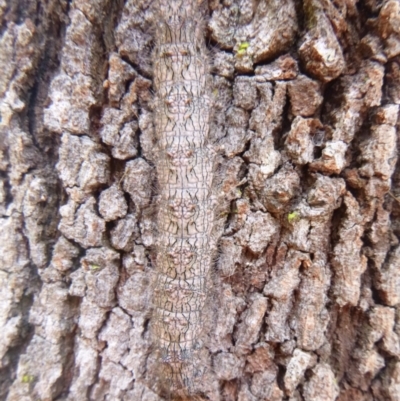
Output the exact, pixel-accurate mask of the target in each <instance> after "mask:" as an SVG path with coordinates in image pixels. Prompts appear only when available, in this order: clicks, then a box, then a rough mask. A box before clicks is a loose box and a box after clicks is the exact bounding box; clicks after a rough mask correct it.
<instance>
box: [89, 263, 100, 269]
mask: <svg viewBox="0 0 400 401" xmlns="http://www.w3.org/2000/svg"><path fill="white" fill-rule="evenodd" d="M99 269H100V266H99V265H94V264H93V265H90V270H93V271H96V270H99Z"/></svg>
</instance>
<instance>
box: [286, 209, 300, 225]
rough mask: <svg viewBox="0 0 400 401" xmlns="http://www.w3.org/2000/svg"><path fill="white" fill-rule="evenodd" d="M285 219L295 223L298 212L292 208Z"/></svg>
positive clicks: (297, 218) (297, 219)
mask: <svg viewBox="0 0 400 401" xmlns="http://www.w3.org/2000/svg"><path fill="white" fill-rule="evenodd" d="M287 219H288V222H289V223H290V224H292V223H295V222H296V221H299V220H300V213H299V212H296V211H295V210H294V211H293V212H290V213H289V214H288V216H287Z"/></svg>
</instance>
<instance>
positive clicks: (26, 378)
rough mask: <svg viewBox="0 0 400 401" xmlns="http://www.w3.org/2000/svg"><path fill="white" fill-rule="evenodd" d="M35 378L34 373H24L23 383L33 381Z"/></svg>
mask: <svg viewBox="0 0 400 401" xmlns="http://www.w3.org/2000/svg"><path fill="white" fill-rule="evenodd" d="M34 380H35V377H34V376H32V375H23V376H22V379H21V381H22V383H32V382H33V381H34Z"/></svg>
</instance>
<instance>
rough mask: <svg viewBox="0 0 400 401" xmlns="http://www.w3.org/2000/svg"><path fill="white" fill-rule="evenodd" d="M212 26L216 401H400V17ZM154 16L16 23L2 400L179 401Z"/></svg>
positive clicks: (6, 125)
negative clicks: (162, 385)
mask: <svg viewBox="0 0 400 401" xmlns="http://www.w3.org/2000/svg"><path fill="white" fill-rule="evenodd" d="M165 1H167V0H165ZM202 7H203V8H202V10H203V14H204V36H205V37H206V38H207V45H208V48H209V58H210V60H211V61H210V64H211V65H210V74H211V76H212V89H211V92H210V97H212V100H213V117H212V123H211V129H210V136H211V142H212V143H213V146H214V148H215V149H216V151H217V164H218V169H217V171H216V176H217V178H216V188H217V191H218V205H219V207H218V216H217V217H216V220H218V221H222V224H216V227H215V233H214V234H213V235H215V236H216V238H219V242H218V248H219V253H218V258H217V260H216V261H215V264H214V266H213V279H212V285H210V289H209V291H208V300H209V301H208V306H207V307H206V310H205V313H204V316H205V320H206V322H205V327H206V335H205V336H204V338H202V344H203V348H202V352H203V353H202V355H203V359H202V363H204V364H205V374H204V376H203V377H202V379H201V385H200V387H201V388H200V389H199V392H198V394H197V397H201V398H202V399H209V400H221V401H222V400H227V401H228V400H229V401H231V400H232V401H233V400H238V401H256V400H268V401H280V400H290V401H300V400H304V401H330V400H332V401H333V400H340V401H346V400H352V401H361V400H363V401H364V400H365V401H372V400H379V401H384V400H385V401H387V400H389V401H399V400H400V359H399V358H400V340H399V339H400V246H399V240H398V238H399V235H400V224H399V215H400V167H399V163H398V162H397V149H396V146H397V137H398V134H397V127H398V105H399V104H400V30H399V26H400V1H399V0H382V1H380V0H364V1H359V2H356V1H351V0H347V1H345V0H303V1H300V0H268V1H267V0H259V1H257V0H224V1H217V0H209V2H208V4H203V5H202ZM154 8H155V2H152V1H151V0H126V1H125V4H124V2H123V1H121V0H119V1H112V0H80V1H75V0H73V1H65V0H48V1H45V2H44V1H40V0H18V1H11V0H10V1H9V2H5V1H4V0H3V1H0V21H1V39H0V64H1V74H0V97H1V104H0V112H1V121H0V136H1V137H0V138H1V140H0V142H1V143H0V152H1V158H0V211H1V219H0V224H1V229H0V264H1V268H0V297H1V298H0V299H1V301H0V326H1V327H2V329H1V335H0V399H1V400H7V401H38V400H41V401H50V400H58V401H61V400H63V401H84V400H96V401H101V400H107V401H115V400H124V401H128V400H129V401H130V400H148V401H149V400H158V399H162V398H161V396H160V395H158V394H157V391H156V389H155V388H154V386H153V381H154V380H156V379H154V377H156V376H157V374H156V373H155V372H156V370H157V366H156V365H157V362H156V361H155V359H154V357H153V355H154V347H153V346H152V344H153V343H154V341H153V340H152V338H151V333H152V331H151V330H150V327H151V302H152V301H151V299H152V295H151V294H152V288H153V285H152V283H153V281H154V279H153V277H154V270H155V260H156V250H155V242H156V238H157V227H156V226H157V222H156V209H157V199H158V196H157V195H158V189H159V188H158V187H157V177H156V172H155V168H154V166H155V164H156V162H157V160H158V157H159V155H158V154H157V152H156V151H155V149H156V148H155V141H156V139H155V137H154V128H153V126H154V125H153V113H152V110H153V106H154V104H153V103H154V102H153V92H152V91H153V90H154V87H153V85H152V76H153V71H152V49H153V47H154V42H153V39H154V32H155V29H157V28H156V27H155V9H154Z"/></svg>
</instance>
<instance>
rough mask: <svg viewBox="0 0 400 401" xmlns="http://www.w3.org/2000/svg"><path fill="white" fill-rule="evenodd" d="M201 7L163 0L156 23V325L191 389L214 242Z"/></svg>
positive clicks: (169, 372) (168, 368)
mask: <svg viewBox="0 0 400 401" xmlns="http://www.w3.org/2000/svg"><path fill="white" fill-rule="evenodd" d="M196 8H197V7H196V3H195V2H193V1H192V2H187V1H182V0H178V1H170V2H165V5H163V4H160V7H159V10H160V12H159V15H158V22H157V25H156V28H155V31H156V48H155V52H154V66H153V68H154V86H155V89H156V98H155V111H154V115H155V120H154V121H155V127H156V135H157V141H158V151H159V158H158V161H157V174H158V182H159V187H160V207H159V211H158V232H159V235H158V248H157V252H158V254H157V282H156V287H155V292H154V297H153V301H154V309H155V311H154V319H153V327H154V335H155V338H156V340H155V341H156V342H157V347H158V349H159V351H160V354H161V358H162V363H163V366H164V369H163V370H164V377H165V381H166V383H165V384H166V385H167V386H168V387H170V389H171V391H172V392H173V393H176V392H182V391H184V392H185V391H190V387H191V386H192V381H193V379H194V377H195V376H198V375H199V374H200V373H199V371H198V370H197V369H195V363H194V361H193V353H194V351H195V350H196V348H198V342H199V333H201V331H202V326H203V318H202V310H203V308H204V304H205V299H206V288H207V281H208V276H209V271H210V266H211V260H212V253H213V252H212V250H213V248H214V246H213V242H212V239H211V231H212V226H213V206H212V180H213V152H212V149H211V148H210V147H209V146H208V145H207V138H208V132H209V98H208V95H207V84H206V81H207V57H206V52H205V45H204V40H203V37H202V31H201V29H200V28H201V24H200V21H201V19H200V18H199V14H198V11H197V9H196Z"/></svg>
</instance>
